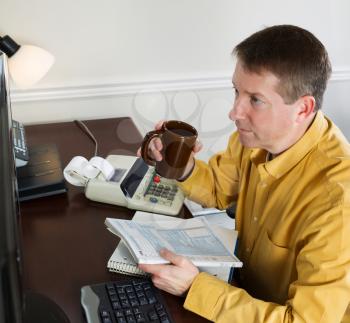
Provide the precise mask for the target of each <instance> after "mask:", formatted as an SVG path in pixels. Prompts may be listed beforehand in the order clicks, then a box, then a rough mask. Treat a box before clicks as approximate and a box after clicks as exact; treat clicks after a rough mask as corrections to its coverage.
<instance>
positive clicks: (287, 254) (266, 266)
mask: <svg viewBox="0 0 350 323" xmlns="http://www.w3.org/2000/svg"><path fill="white" fill-rule="evenodd" d="M293 261H294V257H293V252H292V251H291V250H290V249H289V248H288V247H284V246H281V245H279V244H277V243H275V242H274V241H273V240H272V239H271V237H270V235H269V233H268V231H266V230H264V231H263V232H262V233H261V235H260V236H259V238H258V240H257V241H256V244H255V248H254V250H253V253H252V257H251V262H250V268H251V272H252V273H253V277H252V278H253V280H254V284H255V287H256V292H257V293H258V295H259V296H260V297H262V298H263V299H265V300H268V301H274V302H277V303H280V304H283V303H284V302H285V301H286V299H287V297H288V288H289V284H290V282H291V279H292V273H293V272H294V267H295V265H294V264H293Z"/></svg>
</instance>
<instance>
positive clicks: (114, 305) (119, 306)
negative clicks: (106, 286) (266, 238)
mask: <svg viewBox="0 0 350 323" xmlns="http://www.w3.org/2000/svg"><path fill="white" fill-rule="evenodd" d="M112 307H113V309H114V310H120V309H121V308H122V306H121V305H120V302H112Z"/></svg>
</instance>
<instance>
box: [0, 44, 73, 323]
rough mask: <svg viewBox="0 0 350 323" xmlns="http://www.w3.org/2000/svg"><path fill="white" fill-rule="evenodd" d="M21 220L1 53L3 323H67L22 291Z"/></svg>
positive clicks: (43, 300) (49, 304)
mask: <svg viewBox="0 0 350 323" xmlns="http://www.w3.org/2000/svg"><path fill="white" fill-rule="evenodd" d="M20 220H21V219H20V207H19V202H18V187H17V178H16V163H15V156H14V149H13V137H12V116H11V103H10V91H9V78H8V70H7V59H6V56H5V54H3V53H2V52H1V51H0V322H1V323H23V322H25V323H44V322H45V323H49V322H55V323H63V322H64V323H67V322H69V320H68V318H67V316H66V315H65V314H64V312H63V311H62V310H61V309H60V308H59V307H58V306H57V304H56V303H54V302H53V301H51V300H50V299H49V298H47V297H46V296H44V295H41V294H38V293H35V292H29V291H24V289H23V285H22V255H21V239H20Z"/></svg>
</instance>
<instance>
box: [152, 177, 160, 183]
mask: <svg viewBox="0 0 350 323" xmlns="http://www.w3.org/2000/svg"><path fill="white" fill-rule="evenodd" d="M153 182H154V183H159V182H160V177H159V176H158V175H155V176H154V177H153Z"/></svg>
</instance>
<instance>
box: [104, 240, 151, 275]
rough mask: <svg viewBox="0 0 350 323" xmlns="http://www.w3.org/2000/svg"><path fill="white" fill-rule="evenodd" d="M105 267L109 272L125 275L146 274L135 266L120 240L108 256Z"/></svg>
mask: <svg viewBox="0 0 350 323" xmlns="http://www.w3.org/2000/svg"><path fill="white" fill-rule="evenodd" d="M107 268H108V270H109V271H111V272H115V273H120V274H125V275H131V276H148V274H147V273H145V272H144V271H143V270H141V269H139V268H138V267H137V264H136V263H135V261H134V258H133V257H132V255H131V254H130V252H129V250H128V248H127V247H126V245H125V243H124V242H123V241H122V240H120V242H119V243H118V246H117V248H116V249H115V250H114V252H113V254H112V256H111V257H110V258H109V260H108V263H107Z"/></svg>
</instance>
